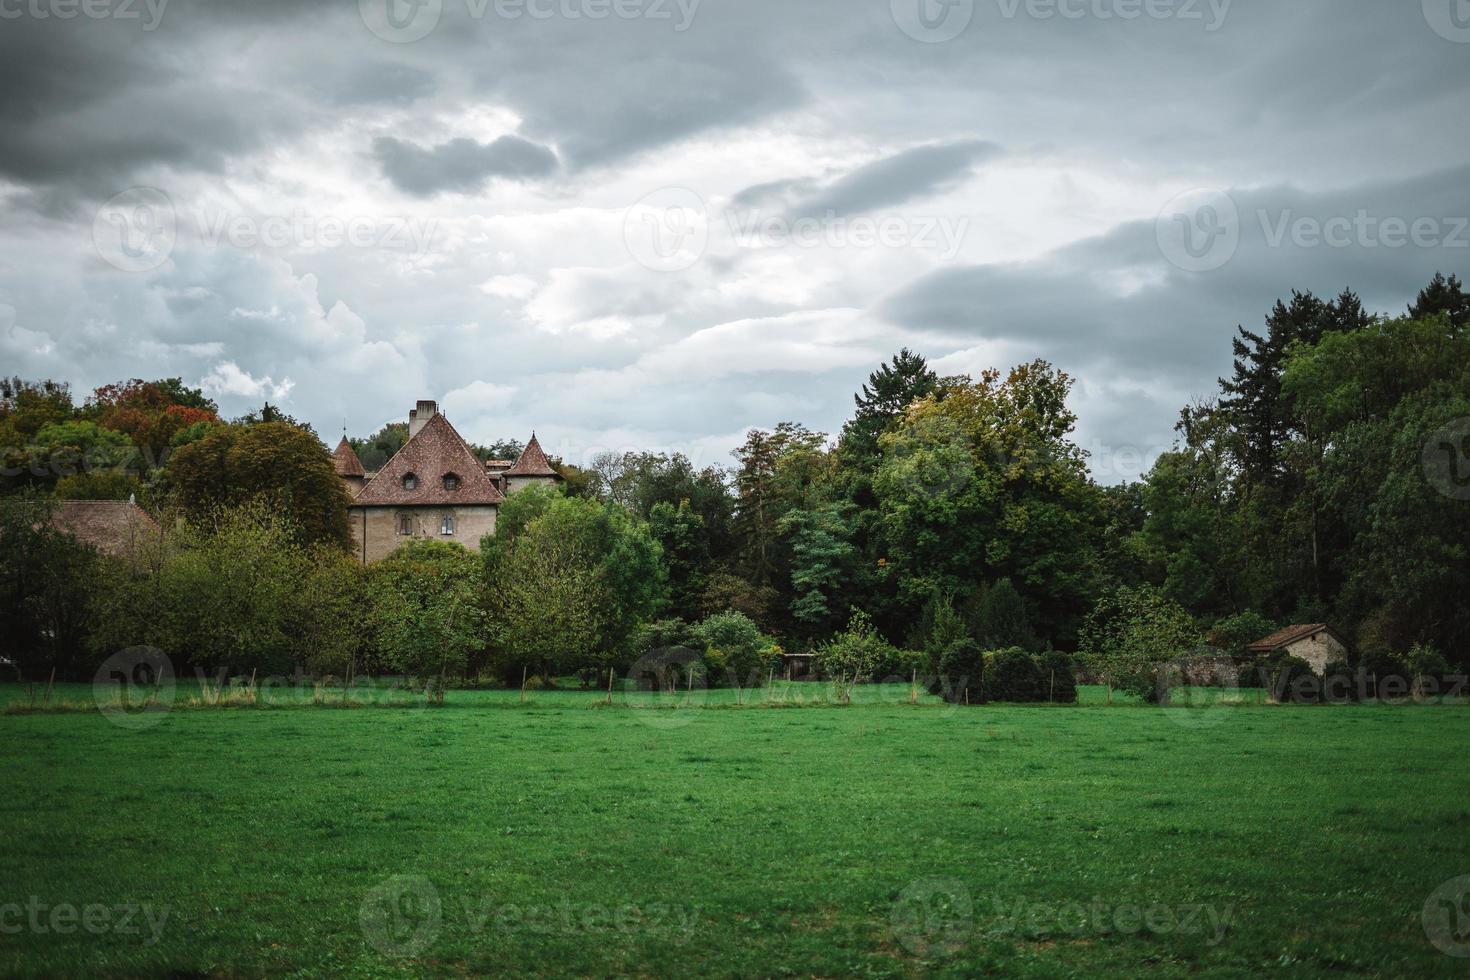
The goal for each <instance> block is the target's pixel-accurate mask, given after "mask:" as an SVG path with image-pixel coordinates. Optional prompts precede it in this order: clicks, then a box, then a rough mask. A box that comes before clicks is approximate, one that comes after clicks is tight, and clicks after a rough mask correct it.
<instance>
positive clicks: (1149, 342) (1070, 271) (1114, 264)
mask: <svg viewBox="0 0 1470 980" xmlns="http://www.w3.org/2000/svg"><path fill="white" fill-rule="evenodd" d="M1230 198H1231V199H1232V200H1233V202H1234V204H1235V206H1236V208H1237V211H1238V213H1239V218H1240V239H1239V245H1238V247H1237V248H1236V249H1235V251H1234V253H1233V255H1231V256H1230V257H1229V259H1228V261H1225V262H1224V263H1223V265H1222V266H1221V267H1220V268H1218V269H1214V270H1211V271H1201V272H1189V271H1184V270H1182V269H1180V268H1178V267H1177V266H1175V265H1174V264H1172V263H1171V262H1170V261H1169V260H1168V258H1166V256H1165V251H1164V249H1162V248H1161V247H1160V244H1159V237H1158V226H1157V223H1156V222H1154V221H1136V222H1130V223H1128V224H1124V225H1122V226H1120V227H1118V228H1115V229H1114V230H1112V231H1111V232H1109V233H1108V234H1106V235H1104V236H1101V237H1098V238H1093V239H1088V240H1086V241H1082V242H1078V243H1076V244H1073V245H1071V246H1068V247H1066V248H1063V249H1060V250H1058V251H1057V252H1055V253H1053V254H1051V255H1049V256H1047V257H1045V258H1043V259H1039V260H1037V261H1034V262H1026V263H1018V264H1010V265H984V266H972V267H966V268H958V269H950V270H945V271H942V272H938V273H934V274H932V275H929V276H926V277H924V278H922V279H920V280H919V281H917V282H914V283H912V284H910V285H909V286H907V287H905V288H904V289H902V290H900V291H899V292H898V293H897V294H896V295H894V296H893V297H891V298H890V299H889V300H888V301H887V302H886V303H884V304H883V313H884V315H885V316H886V317H887V318H889V319H890V320H891V321H892V322H894V323H897V324H901V325H903V326H905V327H909V328H913V329H924V330H938V331H942V332H944V333H946V334H947V335H949V336H952V337H954V338H955V340H956V341H957V342H959V343H974V342H978V341H982V340H1008V341H1015V342H1018V343H1023V344H1027V345H1030V346H1031V347H1033V348H1034V349H1036V350H1037V351H1038V352H1039V353H1043V354H1045V355H1046V356H1049V357H1053V358H1056V359H1058V360H1063V361H1066V362H1067V363H1070V364H1112V365H1116V366H1122V367H1124V368H1125V369H1126V370H1127V371H1128V372H1129V374H1130V375H1131V376H1132V377H1134V378H1138V379H1147V378H1149V377H1152V376H1157V375H1160V374H1163V375H1166V376H1169V377H1176V378H1177V377H1179V376H1181V373H1182V374H1186V375H1187V376H1190V377H1194V378H1197V379H1199V380H1201V381H1203V382H1208V381H1209V380H1210V379H1211V374H1210V372H1211V371H1218V370H1220V369H1221V367H1220V366H1221V363H1222V359H1223V358H1224V356H1225V355H1226V354H1227V353H1228V350H1229V340H1230V336H1231V334H1232V332H1233V330H1234V328H1235V326H1236V325H1238V324H1246V325H1248V326H1252V327H1254V326H1256V325H1258V324H1259V323H1260V321H1261V320H1262V319H1263V318H1264V316H1265V314H1266V313H1267V312H1268V311H1269V308H1270V306H1271V305H1272V304H1273V303H1274V302H1275V300H1276V299H1278V298H1282V297H1289V295H1290V293H1291V290H1293V289H1300V290H1311V291H1313V292H1316V293H1318V294H1319V295H1324V296H1329V295H1336V294H1337V293H1338V292H1339V291H1340V290H1342V289H1344V288H1351V289H1353V290H1354V291H1356V292H1357V293H1359V295H1360V296H1361V297H1362V299H1363V301H1364V303H1365V305H1366V306H1368V308H1369V309H1370V310H1377V311H1379V312H1384V313H1392V314H1399V313H1402V312H1403V303H1404V302H1405V300H1406V299H1407V298H1412V297H1413V296H1414V295H1415V293H1416V292H1417V290H1418V289H1419V288H1420V287H1422V286H1423V285H1424V284H1425V283H1427V282H1428V280H1429V279H1430V278H1431V277H1432V276H1433V274H1434V273H1435V272H1436V271H1437V270H1444V271H1446V272H1451V271H1458V272H1462V273H1463V272H1465V271H1466V270H1467V269H1470V227H1467V226H1470V217H1467V216H1470V167H1461V168H1457V169H1454V170H1449V171H1443V172H1440V173H1437V174H1433V175H1429V176H1426V177H1421V178H1416V179H1411V180H1406V181H1399V182H1392V183H1389V182H1377V183H1373V184H1367V185H1363V186H1361V187H1357V188H1353V189H1348V190H1341V191H1332V192H1310V191H1304V190H1300V189H1297V188H1293V187H1275V188H1267V189H1262V190H1236V191H1232V192H1231V194H1230ZM1161 206H1162V205H1161ZM1416 222H1418V223H1419V224H1420V231H1421V232H1422V235H1421V237H1420V240H1419V243H1418V244H1415V242H1414V240H1413V226H1414V224H1415V223H1416ZM1406 229H1407V231H1406ZM1223 254H1224V253H1221V255H1223Z"/></svg>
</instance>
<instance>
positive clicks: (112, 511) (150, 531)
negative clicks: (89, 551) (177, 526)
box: [51, 500, 163, 555]
mask: <svg viewBox="0 0 1470 980" xmlns="http://www.w3.org/2000/svg"><path fill="white" fill-rule="evenodd" d="M51 523H52V524H54V525H55V526H56V527H57V528H58V529H60V530H62V531H65V532H66V533H67V534H70V535H71V536H72V537H74V538H76V539H77V540H79V541H82V542H85V543H86V544H89V545H91V546H92V547H94V548H96V549H97V550H98V551H100V552H102V553H104V554H108V555H130V554H132V553H133V552H134V550H135V549H136V548H137V547H138V545H139V544H140V543H141V541H142V540H143V538H144V537H145V536H149V535H158V534H162V533H163V529H162V528H160V527H159V526H158V522H157V521H155V520H154V519H153V518H151V517H149V516H148V512H147V511H145V510H144V509H143V508H142V507H139V506H138V505H137V504H136V503H134V502H133V501H131V500H63V501H62V502H61V505H60V506H59V507H57V509H56V514H55V516H54V517H52V519H51Z"/></svg>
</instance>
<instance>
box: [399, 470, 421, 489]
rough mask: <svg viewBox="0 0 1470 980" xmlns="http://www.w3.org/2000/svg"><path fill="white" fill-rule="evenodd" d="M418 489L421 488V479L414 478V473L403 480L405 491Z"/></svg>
mask: <svg viewBox="0 0 1470 980" xmlns="http://www.w3.org/2000/svg"><path fill="white" fill-rule="evenodd" d="M418 488H419V478H418V477H416V476H414V475H413V474H412V473H409V474H407V475H406V476H404V478H403V489H405V490H417V489H418Z"/></svg>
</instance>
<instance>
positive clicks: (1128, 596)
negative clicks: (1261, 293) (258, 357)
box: [0, 275, 1470, 678]
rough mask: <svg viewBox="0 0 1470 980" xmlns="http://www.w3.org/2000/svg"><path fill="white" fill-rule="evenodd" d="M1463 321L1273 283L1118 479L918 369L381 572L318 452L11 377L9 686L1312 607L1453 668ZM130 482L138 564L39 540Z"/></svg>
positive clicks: (930, 656)
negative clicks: (711, 462) (1201, 393)
mask: <svg viewBox="0 0 1470 980" xmlns="http://www.w3.org/2000/svg"><path fill="white" fill-rule="evenodd" d="M1467 322H1470V293H1467V291H1466V290H1465V289H1464V287H1463V285H1462V283H1461V282H1460V280H1459V279H1458V278H1456V277H1453V276H1452V277H1450V278H1448V279H1447V278H1445V277H1444V276H1442V275H1437V276H1436V277H1435V278H1434V280H1433V281H1432V282H1431V283H1430V284H1429V285H1428V286H1427V287H1426V288H1425V289H1424V290H1423V291H1422V292H1421V293H1420V294H1419V297H1418V299H1417V301H1416V302H1415V303H1414V304H1413V305H1412V306H1411V307H1410V308H1409V309H1408V310H1407V311H1406V312H1405V313H1404V314H1403V315H1383V314H1374V313H1370V312H1369V311H1367V310H1365V309H1364V307H1363V305H1362V303H1361V302H1360V301H1359V299H1358V297H1357V296H1356V295H1355V294H1353V293H1352V292H1350V291H1344V292H1343V293H1342V294H1341V295H1339V296H1337V297H1335V298H1331V299H1324V298H1321V297H1318V296H1314V295H1312V294H1311V293H1306V292H1294V293H1293V294H1292V295H1291V296H1290V297H1285V298H1283V299H1282V300H1281V301H1280V302H1278V303H1277V304H1276V306H1275V307H1274V308H1273V309H1272V310H1270V311H1269V312H1268V314H1267V315H1266V318H1265V322H1264V325H1263V326H1262V327H1260V328H1257V329H1247V328H1245V327H1240V328H1238V331H1237V335H1236V336H1235V338H1234V341H1233V344H1234V369H1233V373H1232V374H1231V376H1230V377H1227V378H1224V379H1222V380H1221V381H1220V384H1219V389H1218V392H1217V393H1216V395H1215V396H1214V397H1213V398H1212V399H1210V400H1208V401H1204V402H1201V403H1199V404H1194V405H1189V406H1187V407H1184V408H1183V410H1182V411H1181V413H1180V417H1179V422H1178V426H1177V440H1176V443H1175V446H1174V447H1173V449H1172V451H1170V452H1167V453H1165V454H1164V455H1162V456H1161V457H1160V458H1159V459H1158V460H1157V462H1156V463H1155V464H1154V465H1153V467H1152V469H1151V470H1150V471H1149V472H1148V473H1147V474H1144V475H1143V476H1142V478H1141V480H1139V481H1138V482H1136V483H1126V484H1123V485H1120V486H1101V485H1099V484H1098V483H1096V482H1095V481H1094V480H1093V479H1092V478H1091V476H1090V474H1089V470H1088V459H1087V454H1086V453H1085V452H1083V451H1082V450H1081V449H1080V448H1079V447H1078V446H1077V445H1076V444H1075V442H1074V441H1073V438H1072V433H1073V429H1074V423H1075V422H1076V418H1075V416H1074V415H1073V413H1072V412H1071V410H1070V409H1069V408H1068V397H1069V393H1070V391H1071V388H1072V385H1073V379H1072V378H1070V377H1068V376H1067V375H1066V374H1065V373H1064V372H1062V371H1060V370H1058V369H1057V368H1055V367H1054V366H1052V365H1051V364H1048V363H1046V362H1044V361H1040V360H1038V361H1034V362H1032V363H1028V364H1022V365H1019V366H1016V367H1013V368H1011V369H1010V370H1008V371H1002V370H991V371H986V372H985V373H984V374H982V375H981V376H979V377H969V376H955V377H943V376H940V375H938V374H937V373H936V372H935V371H934V370H932V369H931V368H930V366H929V364H928V363H927V362H926V360H925V358H924V357H922V356H921V355H919V354H917V353H913V352H911V351H908V350H904V351H900V352H899V353H897V354H896V355H895V356H894V357H893V358H892V359H891V360H889V361H888V362H887V363H884V364H882V365H880V366H877V367H876V370H874V371H873V373H872V374H871V376H870V377H869V379H868V382H867V384H865V385H863V386H862V389H861V391H859V392H857V393H856V394H855V410H854V412H853V414H852V416H851V418H850V419H849V420H848V421H847V423H846V424H845V425H844V427H843V428H842V431H841V432H840V433H837V434H831V435H829V434H827V433H822V432H816V431H812V430H810V429H808V428H806V427H805V426H803V425H801V424H800V423H797V422H783V423H782V424H780V425H778V426H776V427H775V428H774V429H772V430H769V431H764V430H758V431H752V432H751V433H749V435H748V437H747V438H746V440H745V443H744V444H743V445H741V446H740V447H739V448H738V449H736V450H735V453H734V458H735V460H736V464H737V465H735V466H733V467H731V468H724V467H708V468H704V469H699V468H696V467H695V466H694V465H692V464H691V463H690V461H689V460H688V459H686V458H685V457H683V456H681V455H663V454H643V453H631V454H625V455H605V456H602V457H599V458H597V459H596V460H593V461H591V462H590V464H589V465H588V466H587V467H586V468H585V469H583V468H579V467H577V466H573V465H570V464H566V463H559V464H558V468H559V469H560V471H561V472H562V474H563V476H564V477H565V478H566V480H565V483H564V485H563V487H562V489H561V490H560V491H559V492H555V493H547V492H541V491H527V492H525V493H523V494H518V495H516V496H515V497H513V498H511V500H510V501H509V502H508V503H507V504H506V505H505V506H504V508H503V509H502V514H501V519H500V533H499V535H498V536H497V537H496V538H495V539H491V540H487V541H486V542H485V546H484V548H483V552H482V554H479V555H475V554H472V553H468V552H463V551H459V550H458V549H455V548H453V547H451V546H446V545H440V544H437V543H424V544H415V545H412V546H409V547H407V548H405V549H403V551H402V552H401V553H399V554H397V555H395V556H394V557H393V558H391V559H390V560H388V561H386V562H384V563H382V564H381V565H379V566H374V567H373V568H370V569H367V570H362V569H357V568H356V567H355V566H354V565H353V563H352V561H351V559H350V558H349V557H348V556H347V553H346V550H345V549H346V544H347V541H348V534H347V522H346V511H345V508H346V505H347V497H346V494H345V492H344V491H343V490H342V488H341V486H340V484H339V481H337V480H336V478H335V476H334V475H333V471H332V468H331V460H330V457H329V455H328V452H327V449H326V447H325V446H324V445H323V443H322V441H321V439H320V438H318V436H317V434H316V433H314V432H313V431H312V430H311V428H310V427H309V426H307V425H305V424H303V423H300V422H298V421H297V420H295V419H292V418H290V417H289V416H286V415H283V414H282V413H281V412H280V411H279V410H278V409H276V408H274V407H273V406H270V405H266V406H265V407H264V408H263V409H262V410H261V411H259V412H256V413H253V414H252V415H249V416H246V417H244V418H240V419H235V420H231V421H226V420H224V419H221V418H220V416H219V413H218V408H217V406H216V405H215V404H214V403H213V402H211V401H210V400H209V399H207V398H206V397H205V396H204V395H203V394H202V393H201V392H200V391H199V390H196V389H193V388H190V387H188V386H187V385H185V384H183V383H182V382H181V381H179V380H178V379H167V380H161V381H153V382H145V381H141V380H134V381H130V382H124V383H119V384H116V385H110V386H107V387H104V388H99V389H97V390H96V391H95V392H93V393H92V394H91V395H90V396H88V397H86V398H85V399H83V400H82V402H81V403H80V404H78V403H77V401H76V399H75V398H74V396H73V393H72V391H71V390H70V388H69V386H68V385H67V384H65V383H63V382H58V381H51V380H46V381H28V380H21V379H11V380H9V381H6V382H4V383H3V384H0V446H4V447H6V448H5V449H4V450H3V453H4V458H3V460H0V467H3V468H0V488H3V492H4V498H3V501H0V504H3V508H0V635H3V636H4V637H5V641H4V642H5V644H6V645H7V647H8V649H7V650H6V651H5V656H6V658H7V659H9V660H11V661H12V662H13V664H14V665H15V667H16V669H17V670H18V671H20V672H21V673H23V674H25V673H27V672H29V673H32V674H34V673H35V672H37V671H41V670H44V669H48V668H49V667H56V668H58V669H59V670H60V671H61V672H62V673H63V674H71V675H82V674H86V673H87V671H88V670H90V669H91V667H92V666H93V665H95V663H97V662H98V661H99V660H100V659H101V658H102V657H105V656H106V655H107V654H108V653H110V652H113V651H115V650H117V649H120V648H123V647H128V646H133V645H137V644H142V643H147V644H151V645H155V646H159V647H161V648H163V649H165V650H167V651H169V652H170V655H171V656H174V657H175V658H177V659H179V660H180V661H181V663H183V664H196V665H199V666H202V667H206V668H209V669H214V668H219V669H229V670H242V669H244V670H248V669H252V668H260V669H265V670H277V671H280V672H288V671H289V670H291V669H294V668H295V667H296V666H304V667H305V668H306V669H309V670H316V671H326V672H337V673H342V672H352V671H359V672H360V671H371V670H383V671H395V670H396V671H405V672H434V671H441V672H442V671H444V670H446V669H452V670H453V671H454V672H455V673H456V674H462V675H476V674H479V673H489V674H499V675H501V676H506V677H511V676H519V675H520V674H521V672H522V671H523V670H529V671H530V672H532V673H537V674H544V675H547V676H551V675H553V674H556V673H561V674H569V673H576V672H582V673H584V674H586V675H588V676H589V678H590V677H591V676H593V675H595V674H596V672H598V671H602V670H606V669H608V668H616V669H622V668H624V667H625V666H626V665H627V664H628V663H629V662H631V660H632V659H633V658H635V657H636V656H637V655H638V653H639V651H640V650H643V649H646V648H647V647H648V646H649V645H650V644H658V643H675V642H677V643H680V644H688V645H692V646H695V647H696V648H703V649H705V650H706V651H710V652H712V653H713V652H718V651H723V653H721V654H720V656H722V657H724V658H725V659H728V660H731V661H732V662H737V661H738V662H741V663H745V662H746V661H748V663H745V666H748V667H751V668H752V669H754V670H756V671H757V672H759V669H760V664H763V663H765V662H766V660H768V659H769V657H770V655H771V651H774V650H778V649H785V650H788V651H795V650H808V649H816V650H825V651H827V652H829V653H830V654H831V655H832V656H833V657H834V658H836V657H837V655H838V650H837V648H838V647H839V646H841V647H842V648H843V649H846V650H851V649H853V648H854V647H855V646H857V647H861V646H862V645H863V644H864V643H869V644H870V645H871V646H872V648H873V649H874V650H877V651H878V652H877V653H876V654H875V655H874V656H875V657H876V658H877V662H876V663H875V664H869V665H868V669H869V670H881V669H885V667H886V668H887V669H893V670H898V671H901V672H905V673H906V672H907V671H908V670H910V669H914V670H918V669H927V670H934V669H937V668H938V666H939V664H940V662H941V660H942V659H943V657H944V656H945V652H946V650H948V649H950V648H951V647H953V646H954V645H955V644H956V643H957V642H961V641H963V642H965V643H968V644H971V645H972V646H974V647H976V648H978V649H981V650H1001V649H1021V650H1027V651H1032V652H1033V653H1035V654H1037V655H1039V656H1040V655H1045V654H1046V651H1051V650H1056V651H1065V652H1068V653H1071V652H1078V653H1081V654H1082V655H1083V659H1084V661H1086V660H1087V658H1088V655H1093V656H1096V655H1097V654H1098V650H1097V649H1089V648H1096V647H1100V646H1103V645H1105V644H1104V641H1102V640H1100V639H1099V638H1100V637H1106V636H1112V637H1117V636H1127V635H1129V634H1128V631H1127V629H1124V628H1120V627H1119V625H1118V624H1120V623H1123V624H1126V623H1129V622H1133V623H1138V624H1143V625H1142V626H1141V627H1140V629H1142V630H1144V631H1145V632H1147V633H1148V635H1149V637H1150V638H1151V640H1150V641H1151V642H1152V641H1157V640H1158V638H1159V637H1160V636H1163V637H1166V638H1167V640H1166V642H1165V643H1164V645H1165V646H1166V647H1167V646H1169V645H1170V644H1172V645H1173V646H1174V647H1180V646H1185V645H1188V644H1190V643H1195V642H1198V643H1208V644H1211V645H1213V646H1214V647H1216V648H1218V649H1220V650H1223V651H1225V652H1227V653H1231V654H1235V655H1239V654H1241V653H1243V648H1244V646H1245V644H1247V643H1249V642H1251V641H1252V640H1254V639H1258V638H1259V637H1260V636H1262V635H1264V634H1265V633H1267V632H1269V631H1270V630H1272V629H1274V628H1276V627H1279V626H1282V625H1285V624H1289V623H1307V622H1327V623H1331V624H1333V625H1334V626H1335V627H1336V629H1337V630H1338V631H1339V632H1340V633H1342V634H1343V635H1344V636H1345V637H1346V638H1347V639H1348V640H1349V641H1350V643H1351V645H1352V647H1353V652H1354V656H1355V657H1358V658H1389V657H1394V656H1402V655H1404V654H1406V653H1408V652H1409V651H1410V650H1419V651H1437V652H1438V653H1439V654H1442V655H1444V656H1445V657H1448V658H1449V659H1450V661H1452V662H1454V663H1456V664H1460V665H1463V664H1465V662H1466V656H1467V652H1470V651H1467V649H1466V647H1465V645H1464V644H1463V643H1462V642H1461V637H1463V636H1464V635H1466V633H1467V629H1470V608H1467V605H1466V603H1465V601H1464V599H1465V596H1467V595H1470V331H1467ZM1224 342H1225V339H1224V335H1223V331H1222V344H1223V343H1224ZM405 438H406V427H404V426H401V425H398V426H388V427H387V428H385V429H384V430H382V431H380V432H378V433H374V434H372V435H370V436H368V437H365V438H361V439H355V440H353V443H354V446H355V448H356V449H357V450H358V452H359V455H360V456H361V457H362V459H363V462H364V463H365V464H366V465H367V466H368V468H369V469H373V468H376V467H377V466H380V465H381V464H382V462H383V461H384V460H386V459H387V458H388V457H389V456H391V455H392V453H393V452H395V451H396V450H397V448H398V447H399V446H401V445H402V443H403V441H404V439H405ZM474 448H475V451H476V452H477V453H478V454H479V455H481V457H482V458H485V459H493V458H514V456H515V454H516V453H517V452H518V451H519V448H520V447H519V444H517V443H514V442H510V441H506V442H501V443H497V444H494V445H490V446H484V447H478V446H477V447H474ZM130 496H135V497H136V498H137V500H138V501H139V502H140V503H141V504H142V505H143V506H144V507H145V508H146V509H148V510H149V511H150V512H151V513H153V514H154V515H155V516H158V517H159V518H160V519H161V521H162V523H163V525H164V527H165V529H166V530H165V534H164V539H165V540H164V542H163V543H162V544H161V545H160V547H159V549H158V553H157V554H155V555H150V556H146V560H142V561H138V562H134V563H132V564H127V563H121V564H120V563H118V562H116V561H112V560H107V559H104V558H102V557H101V556H98V555H95V554H92V553H90V552H89V551H88V550H87V549H86V548H84V547H82V546H80V545H78V544H77V543H76V542H74V541H72V540H71V539H69V538H67V537H66V536H65V535H63V534H60V533H58V532H56V531H55V530H54V529H53V528H52V527H51V526H50V523H49V521H48V520H47V519H46V514H47V512H48V509H49V508H52V507H53V506H54V501H56V500H57V499H68V498H70V499H127V498H128V497H130ZM247 570H248V572H249V574H246V572H247ZM1160 624H1163V625H1160ZM1120 630H1121V631H1120ZM1134 635H1139V634H1138V633H1137V631H1135V634H1134ZM1175 638H1177V639H1175ZM1138 642H1139V644H1141V645H1144V646H1147V645H1148V644H1147V643H1145V642H1144V641H1143V640H1139V641H1138ZM844 644H845V646H844ZM446 651H448V652H446ZM834 662H835V660H834Z"/></svg>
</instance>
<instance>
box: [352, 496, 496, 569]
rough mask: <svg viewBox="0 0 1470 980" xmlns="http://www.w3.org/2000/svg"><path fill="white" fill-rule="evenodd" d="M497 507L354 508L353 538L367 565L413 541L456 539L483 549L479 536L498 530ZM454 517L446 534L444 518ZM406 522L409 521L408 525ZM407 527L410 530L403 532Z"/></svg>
mask: <svg viewBox="0 0 1470 980" xmlns="http://www.w3.org/2000/svg"><path fill="white" fill-rule="evenodd" d="M499 513H500V508H499V507H497V506H489V505H487V506H480V507H440V508H434V507H353V508H352V511H351V519H352V524H351V526H352V538H353V542H354V546H355V548H356V554H357V556H358V560H359V561H361V562H362V563H363V564H364V565H371V564H372V563H373V562H378V561H382V560H383V559H384V558H387V557H388V556H389V555H391V554H392V553H393V552H394V551H395V550H397V548H398V547H399V546H401V545H403V544H405V543H407V542H409V541H412V540H415V539H417V540H421V541H453V542H455V543H456V544H462V545H464V546H465V547H466V548H468V549H469V550H471V551H479V550H480V539H481V538H483V537H485V536H486V535H487V534H494V533H495V520H496V517H497V516H499ZM446 517H448V518H450V519H451V520H452V522H453V524H452V527H453V531H452V533H449V534H446V533H444V519H445V518H446ZM405 522H407V523H406V524H405ZM405 530H407V531H408V533H404V532H405Z"/></svg>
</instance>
